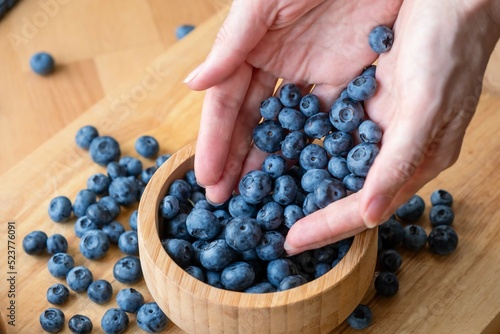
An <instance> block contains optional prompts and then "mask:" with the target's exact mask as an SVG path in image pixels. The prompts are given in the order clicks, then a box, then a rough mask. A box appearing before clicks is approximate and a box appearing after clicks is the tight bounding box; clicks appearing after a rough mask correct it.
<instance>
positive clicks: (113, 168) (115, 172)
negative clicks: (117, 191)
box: [106, 161, 128, 180]
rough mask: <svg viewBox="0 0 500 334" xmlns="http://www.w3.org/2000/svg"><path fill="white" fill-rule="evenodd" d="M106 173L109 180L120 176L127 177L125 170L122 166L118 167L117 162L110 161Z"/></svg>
mask: <svg viewBox="0 0 500 334" xmlns="http://www.w3.org/2000/svg"><path fill="white" fill-rule="evenodd" d="M106 173H107V174H108V176H109V178H110V179H111V180H114V179H116V178H117V177H120V176H127V174H128V173H127V169H126V168H125V167H124V166H122V165H120V164H119V163H118V162H117V161H111V162H110V163H109V164H108V165H107V166H106Z"/></svg>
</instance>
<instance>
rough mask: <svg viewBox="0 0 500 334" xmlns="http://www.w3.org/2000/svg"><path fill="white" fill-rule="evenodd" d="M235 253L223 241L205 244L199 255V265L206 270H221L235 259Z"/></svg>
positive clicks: (218, 240) (217, 240)
mask: <svg viewBox="0 0 500 334" xmlns="http://www.w3.org/2000/svg"><path fill="white" fill-rule="evenodd" d="M236 256H237V254H236V251H235V250H234V249H233V248H231V247H230V246H229V245H228V244H227V242H226V241H225V240H224V239H216V240H214V241H212V242H210V243H209V244H207V245H206V246H205V247H204V248H203V249H202V250H201V253H200V263H201V265H202V266H203V267H204V268H205V269H208V270H216V271H219V270H222V269H224V268H225V267H226V266H227V265H229V264H230V263H232V262H233V261H234V260H235V259H236Z"/></svg>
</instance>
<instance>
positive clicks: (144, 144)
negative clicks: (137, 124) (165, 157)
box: [135, 136, 160, 158]
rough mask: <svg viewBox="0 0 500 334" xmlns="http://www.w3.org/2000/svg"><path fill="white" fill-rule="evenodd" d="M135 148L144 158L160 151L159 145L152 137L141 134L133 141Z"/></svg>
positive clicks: (151, 156)
mask: <svg viewBox="0 0 500 334" xmlns="http://www.w3.org/2000/svg"><path fill="white" fill-rule="evenodd" d="M135 150H136V151H137V153H138V154H139V155H140V156H142V157H144V158H153V157H154V156H156V155H157V154H158V152H159V151H160V145H159V144H158V141H157V140H156V139H155V138H154V137H151V136H141V137H139V138H137V140H136V141H135Z"/></svg>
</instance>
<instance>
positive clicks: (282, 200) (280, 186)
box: [272, 175, 298, 205]
mask: <svg viewBox="0 0 500 334" xmlns="http://www.w3.org/2000/svg"><path fill="white" fill-rule="evenodd" d="M297 192H298V186H297V184H296V183H295V180H294V179H293V177H291V176H290V175H283V176H280V177H278V178H277V179H276V180H275V182H274V190H273V194H272V195H273V200H274V201H275V202H276V203H279V204H281V205H288V204H291V203H292V202H293V201H294V200H295V196H297Z"/></svg>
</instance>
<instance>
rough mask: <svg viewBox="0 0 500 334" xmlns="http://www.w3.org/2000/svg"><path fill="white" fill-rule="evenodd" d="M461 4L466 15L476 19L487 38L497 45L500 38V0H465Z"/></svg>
mask: <svg viewBox="0 0 500 334" xmlns="http://www.w3.org/2000/svg"><path fill="white" fill-rule="evenodd" d="M459 6H461V7H462V11H463V13H465V16H466V17H469V18H472V19H473V20H476V22H477V24H479V25H480V26H481V27H482V28H483V30H484V37H485V38H486V40H488V41H490V42H491V43H493V45H495V44H496V42H497V41H498V39H499V38H500V1H498V0H463V1H461V4H460V5H459Z"/></svg>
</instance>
